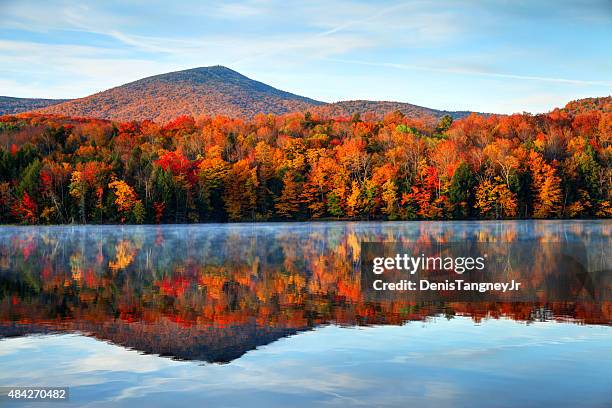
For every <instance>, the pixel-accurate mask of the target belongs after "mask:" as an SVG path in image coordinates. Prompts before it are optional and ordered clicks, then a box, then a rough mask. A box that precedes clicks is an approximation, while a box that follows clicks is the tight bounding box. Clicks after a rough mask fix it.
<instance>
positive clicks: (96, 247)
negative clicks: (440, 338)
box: [0, 223, 612, 347]
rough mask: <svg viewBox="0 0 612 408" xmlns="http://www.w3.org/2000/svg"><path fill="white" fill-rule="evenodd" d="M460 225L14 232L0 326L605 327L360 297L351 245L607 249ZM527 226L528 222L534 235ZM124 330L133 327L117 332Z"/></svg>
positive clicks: (595, 313)
mask: <svg viewBox="0 0 612 408" xmlns="http://www.w3.org/2000/svg"><path fill="white" fill-rule="evenodd" d="M390 225H391V227H389V226H390ZM449 225H450V226H451V227H454V226H456V225H459V226H460V227H461V228H459V229H455V230H453V229H452V228H450V227H449ZM472 225H476V224H464V225H460V224H440V223H414V224H397V228H394V227H393V224H385V226H384V228H382V227H379V226H378V224H352V223H346V224H339V225H335V226H334V227H332V228H328V227H323V226H319V227H317V226H312V225H308V224H295V229H296V230H294V229H289V228H277V227H276V226H275V225H271V226H269V227H268V226H263V227H258V228H252V227H250V226H247V225H239V226H228V227H224V228H215V227H214V226H211V227H206V228H204V229H202V227H197V226H194V227H181V228H180V229H172V228H167V229H164V228H156V227H136V228H129V229H125V230H122V229H121V228H117V227H112V228H111V227H108V228H106V229H105V227H99V228H98V227H96V228H95V231H91V230H88V229H83V228H75V229H53V228H42V229H38V230H36V232H34V231H31V230H25V231H24V230H18V229H16V230H15V233H14V234H13V235H12V236H11V237H10V239H7V240H4V241H3V242H2V243H1V244H0V320H1V321H4V322H11V321H12V322H15V321H27V322H30V323H34V324H41V323H49V322H53V324H56V325H60V326H61V327H66V328H70V329H78V328H79V327H80V328H81V329H83V330H84V329H86V328H87V329H88V330H90V331H93V332H94V333H96V330H103V329H104V328H105V327H106V329H104V330H111V329H109V328H108V327H110V326H109V325H111V326H112V325H115V326H116V325H122V326H121V327H123V328H122V329H121V330H122V331H123V332H125V331H127V330H129V331H130V333H134V332H137V331H138V330H140V331H142V332H147V333H149V332H150V331H151V330H152V331H153V332H155V331H156V330H157V331H164V330H166V331H168V332H172V331H173V330H174V331H176V330H177V329H176V327H177V325H178V326H179V327H184V328H190V329H189V330H192V331H193V330H196V331H198V333H199V332H200V331H202V330H204V331H206V330H208V331H211V330H212V331H213V332H214V331H215V330H216V331H217V336H218V338H219V339H220V338H222V337H223V336H224V335H225V334H223V333H225V332H223V333H221V332H219V330H221V331H223V330H224V329H223V328H227V330H229V328H234V329H232V330H238V329H236V328H237V327H243V328H245V330H246V328H247V327H248V328H249V329H248V331H249V333H250V334H249V336H251V337H253V336H255V337H256V335H255V334H256V333H255V328H259V329H258V330H261V333H262V336H263V333H268V334H269V335H270V336H272V337H274V336H275V335H276V334H275V333H282V334H281V335H286V334H287V333H289V332H287V330H303V329H306V328H310V327H313V326H316V325H320V324H327V323H339V324H348V325H354V324H374V323H376V324H402V323H404V322H406V321H410V320H423V319H426V318H427V317H429V316H433V315H438V314H443V315H446V316H449V317H451V316H453V315H456V314H462V315H469V316H471V317H472V318H473V319H474V320H480V319H482V318H487V317H493V318H496V317H500V316H508V317H511V318H513V319H517V320H525V321H532V320H537V319H539V318H541V317H542V316H549V317H550V316H553V317H554V318H558V319H561V318H574V319H578V320H580V321H583V322H586V323H601V324H609V323H610V322H611V321H612V305H611V304H610V303H603V304H580V303H575V302H574V303H552V304H530V303H447V304H439V303H438V304H436V303H409V302H401V301H388V302H379V303H372V302H368V301H366V300H365V299H364V298H363V296H362V293H361V287H360V273H359V259H360V243H361V242H363V241H379V242H380V241H395V242H414V241H422V242H430V241H435V240H438V241H452V240H480V241H486V242H494V241H511V240H513V239H516V237H535V238H539V237H541V239H542V240H544V239H545V240H548V241H554V240H557V241H560V240H563V239H572V237H573V238H575V239H580V240H583V241H584V242H585V244H586V245H587V246H589V248H595V252H596V253H600V252H601V251H604V252H605V251H606V250H608V251H609V249H606V248H603V249H602V248H601V247H602V246H603V247H605V246H606V245H608V246H609V245H610V244H609V242H610V239H609V236H610V228H609V226H607V225H603V226H602V227H601V228H600V229H599V235H594V234H593V235H592V232H591V230H589V229H584V228H579V226H580V225H581V224H575V225H572V226H571V228H570V229H569V230H568V229H565V230H563V229H561V228H556V227H555V225H553V226H552V228H551V227H550V226H548V227H546V228H544V229H542V230H541V231H540V230H538V229H539V228H540V224H522V223H491V224H478V227H477V228H472ZM527 225H531V226H532V227H530V228H533V226H534V225H535V235H534V229H529V228H527ZM559 225H561V224H559ZM457 230H459V231H461V232H460V233H456V232H455V231H457ZM26 231H27V232H26ZM30 231H31V232H30ZM5 234H6V232H5ZM608 253H609V252H608ZM539 256H540V257H541V258H536V259H535V261H534V267H533V274H532V275H531V279H532V280H533V281H534V282H537V281H540V280H543V279H546V278H547V277H546V276H540V275H539V274H538V271H539V270H543V269H542V268H539V267H538V263H539V262H545V261H546V259H547V256H548V257H550V256H551V254H546V253H544V252H543V253H541V254H539ZM543 300H544V299H543ZM541 307H545V309H544V310H545V311H546V312H542V310H541V309H540V308H541ZM125 324H132V325H133V324H137V325H144V326H142V327H141V328H140V329H136V328H134V327H132V328H130V329H128V327H127V326H125ZM115 326H113V327H115ZM112 330H119V329H118V328H117V327H115V328H114V329H112ZM210 333H212V332H210ZM149 334H150V333H149ZM149 334H147V335H146V336H145V335H144V334H143V336H145V337H147V336H149ZM151 336H152V335H151ZM194 336H195V337H196V338H197V337H198V336H201V333H200V334H197V333H196V334H194ZM247 337H248V336H247ZM251 337H249V338H251ZM147 338H148V337H147ZM143 341H144V340H143ZM151 341H153V340H151ZM249 341H250V343H249V344H251V343H253V341H254V340H249ZM251 345H252V344H251ZM160 347H161V346H160Z"/></svg>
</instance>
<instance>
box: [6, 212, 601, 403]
mask: <svg viewBox="0 0 612 408" xmlns="http://www.w3.org/2000/svg"><path fill="white" fill-rule="evenodd" d="M611 236H612V222H608V221H570V222H568V221H558V222H557V221H547V222H533V221H527V222H456V223H435V222H421V223H304V224H293V223H292V224H238V225H237V224H234V225H231V224H230V225H194V226H161V227H158V226H135V227H121V226H88V227H34V228H29V227H0V386H69V387H70V402H69V403H68V404H69V405H71V406H130V407H132V406H139V405H145V404H146V405H148V406H175V405H178V404H181V403H185V404H186V403H189V404H193V405H195V406H283V407H285V406H313V405H314V406H319V405H321V406H347V405H356V406H357V405H363V406H402V407H403V406H418V407H428V406H431V407H455V406H469V407H490V406H496V407H531V406H533V407H540V406H554V407H582V406H584V407H609V406H612V326H611V324H612V304H611V303H610V302H599V303H579V302H556V303H547V304H534V303H492V302H489V303H459V302H457V303H446V304H441V303H431V302H430V303H402V302H398V301H394V302H391V301H389V302H379V303H372V302H369V301H367V299H365V298H364V297H363V296H362V293H361V288H360V274H359V259H360V243H361V242H364V241H389V242H390V241H395V242H414V241H421V242H431V241H440V242H452V241H465V240H474V241H487V242H495V241H500V242H501V241H516V240H531V241H533V242H534V245H537V243H538V242H563V241H578V242H582V243H584V244H585V246H586V247H587V249H588V256H589V258H590V261H591V262H593V263H595V264H597V265H599V269H601V270H609V269H610V262H611V260H610V254H611V253H612V251H611V250H612V239H611ZM2 404H3V402H0V405H2ZM9 405H10V404H9ZM31 405H32V406H37V407H40V406H45V405H46V404H42V403H33V404H31ZM49 405H50V406H61V405H62V404H61V403H52V404H49ZM2 406H4V405H2ZM14 406H27V404H25V403H23V402H19V403H15V404H14Z"/></svg>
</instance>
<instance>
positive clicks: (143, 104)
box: [37, 66, 323, 122]
mask: <svg viewBox="0 0 612 408" xmlns="http://www.w3.org/2000/svg"><path fill="white" fill-rule="evenodd" d="M321 104H323V102H319V101H315V100H314V99H310V98H306V97H303V96H299V95H294V94H292V93H289V92H285V91H281V90H279V89H276V88H273V87H271V86H269V85H266V84H264V83H261V82H258V81H254V80H252V79H249V78H247V77H246V76H244V75H242V74H240V73H238V72H236V71H233V70H231V69H229V68H226V67H222V66H213V67H203V68H194V69H188V70H185V71H177V72H170V73H167V74H161V75H155V76H152V77H148V78H144V79H141V80H138V81H135V82H131V83H128V84H125V85H121V86H118V87H116V88H112V89H109V90H107V91H104V92H99V93H96V94H93V95H90V96H87V97H85V98H80V99H73V100H70V101H67V102H64V103H61V104H58V105H54V106H48V107H46V108H43V109H39V110H38V111H37V112H39V113H51V114H61V115H66V116H86V117H97V118H104V119H113V120H121V121H129V120H144V119H149V120H153V121H157V122H167V121H169V120H171V119H174V118H176V117H177V116H180V115H191V116H198V115H201V114H208V115H216V114H222V115H228V116H232V117H252V116H254V115H255V114H257V113H260V112H265V113H274V114H283V113H287V112H293V111H303V110H307V109H309V108H311V107H313V106H317V105H321Z"/></svg>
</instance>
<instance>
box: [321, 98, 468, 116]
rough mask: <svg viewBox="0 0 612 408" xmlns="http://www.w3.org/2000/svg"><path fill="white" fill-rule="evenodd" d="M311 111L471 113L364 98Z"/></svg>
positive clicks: (342, 113) (328, 113)
mask: <svg viewBox="0 0 612 408" xmlns="http://www.w3.org/2000/svg"><path fill="white" fill-rule="evenodd" d="M312 111H313V112H316V113H318V114H320V115H323V116H326V117H338V116H352V115H353V114H355V113H359V114H364V113H373V114H374V115H375V116H377V117H382V116H384V115H385V114H386V113H389V112H394V111H400V112H402V113H403V114H404V115H406V116H408V117H419V116H424V115H429V116H435V117H442V116H444V115H450V116H451V117H453V119H458V118H462V117H464V116H468V115H469V114H470V113H472V112H469V111H443V110H437V109H431V108H425V107H423V106H418V105H412V104H410V103H403V102H391V101H366V100H356V101H342V102H336V103H328V104H325V105H321V106H317V107H315V108H314V109H312Z"/></svg>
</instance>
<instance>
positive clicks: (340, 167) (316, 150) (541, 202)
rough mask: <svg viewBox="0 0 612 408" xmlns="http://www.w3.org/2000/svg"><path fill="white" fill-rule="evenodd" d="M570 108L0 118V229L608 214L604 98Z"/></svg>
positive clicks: (608, 134) (608, 125) (608, 124)
mask: <svg viewBox="0 0 612 408" xmlns="http://www.w3.org/2000/svg"><path fill="white" fill-rule="evenodd" d="M606 99H609V98H606ZM576 106H577V105H576V103H574V105H571V109H570V108H568V107H570V105H568V107H566V108H564V109H556V110H554V111H552V112H550V113H547V114H538V115H531V114H526V113H523V114H514V115H507V116H504V115H478V114H472V115H470V116H468V117H465V118H462V119H458V120H454V121H453V119H452V118H451V117H449V116H445V117H442V118H441V119H437V118H434V117H421V118H417V119H415V118H408V117H405V116H404V115H403V114H401V113H400V112H397V111H396V112H391V113H389V114H387V115H385V116H384V117H383V118H378V117H375V116H373V115H368V114H364V115H359V114H355V115H353V116H352V117H335V118H325V117H320V116H318V115H316V114H311V113H309V112H306V113H293V114H286V115H282V116H274V115H264V114H260V115H257V116H255V117H254V118H253V119H252V120H242V119H237V118H229V117H225V116H215V117H198V118H195V119H194V118H192V117H189V116H181V117H178V118H176V119H175V120H173V121H171V122H169V123H166V124H157V123H153V122H149V121H144V122H126V123H116V122H111V121H104V120H98V119H87V118H67V117H59V116H49V115H33V114H23V115H17V116H4V117H1V118H0V222H2V223H23V224H64V223H187V222H215V221H220V222H225V221H264V220H314V219H359V220H362V219H363V220H438V219H439V220H446V219H502V218H503V219H506V218H509V219H514V218H575V217H579V218H584V217H610V216H612V203H611V199H612V188H611V186H612V167H611V166H610V164H611V159H612V144H611V138H612V109H610V102H609V101H608V102H607V103H606V104H603V105H601V104H600V106H598V107H597V109H576ZM578 106H580V105H578Z"/></svg>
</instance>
